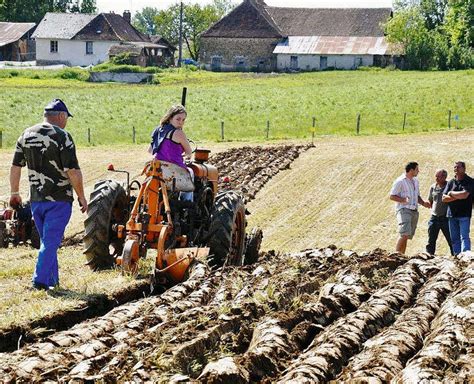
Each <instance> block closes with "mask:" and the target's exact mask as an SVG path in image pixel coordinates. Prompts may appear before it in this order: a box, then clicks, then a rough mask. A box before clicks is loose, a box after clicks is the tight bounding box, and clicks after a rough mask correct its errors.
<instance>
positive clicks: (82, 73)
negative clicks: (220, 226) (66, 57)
mask: <svg viewBox="0 0 474 384" xmlns="http://www.w3.org/2000/svg"><path fill="white" fill-rule="evenodd" d="M89 76H90V75H89V72H87V71H86V70H84V69H79V68H65V69H61V70H60V71H59V72H58V73H57V74H56V76H55V77H56V78H60V79H65V80H81V81H87V80H89Z"/></svg>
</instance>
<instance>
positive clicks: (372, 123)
mask: <svg viewBox="0 0 474 384" xmlns="http://www.w3.org/2000/svg"><path fill="white" fill-rule="evenodd" d="M12 71H14V70H11V69H8V70H4V71H0V92H1V97H0V130H2V131H3V145H4V146H9V147H11V146H13V144H14V142H15V140H16V139H17V137H18V135H19V134H20V133H21V131H22V130H23V129H24V128H26V127H27V126H30V125H33V124H35V123H36V122H38V121H40V120H41V114H42V108H43V106H44V105H45V104H46V103H48V102H49V101H50V100H51V99H52V98H55V97H59V98H62V99H63V100H65V101H66V103H67V104H68V106H69V107H70V109H71V111H72V113H73V114H74V118H73V119H71V120H70V122H69V126H68V130H69V131H71V132H72V134H73V136H74V139H75V141H76V143H78V144H79V145H88V142H87V137H88V136H87V130H88V129H90V131H91V144H92V145H95V144H109V143H110V144H112V143H131V141H132V127H135V129H136V135H137V136H136V137H137V141H138V142H139V143H145V142H148V141H149V136H150V133H151V131H152V129H153V127H154V126H156V125H157V124H158V122H159V119H160V117H161V116H162V115H163V113H164V112H165V111H166V109H167V108H168V107H169V106H170V105H171V104H173V103H178V102H180V100H181V89H182V87H183V86H187V87H188V101H187V107H188V111H189V115H188V122H187V124H186V131H187V133H188V136H189V137H191V138H193V139H194V140H197V141H217V140H220V136H221V121H224V122H225V140H232V141H247V140H262V141H263V140H265V136H266V127H267V120H269V121H270V131H269V138H270V139H282V138H283V139H284V138H309V137H311V127H312V118H313V116H314V117H315V118H316V135H354V134H355V129H356V118H357V114H358V113H360V114H361V121H360V127H361V131H360V133H361V134H362V135H372V134H387V133H388V134H398V133H402V123H403V115H404V113H405V112H406V113H407V121H406V127H405V130H404V132H407V133H410V132H423V131H430V130H440V129H446V128H447V125H448V110H451V111H452V121H451V124H452V127H453V129H454V126H455V125H456V122H455V121H454V116H455V115H459V117H460V121H459V123H458V125H459V127H460V128H465V127H473V126H474V105H473V104H474V98H473V97H472V84H473V82H474V71H473V70H468V71H453V72H401V71H388V70H368V71H367V70H363V71H362V70H361V71H331V72H313V73H301V74H250V73H228V74H226V73H212V72H205V71H193V70H191V69H189V68H184V69H181V70H176V69H172V70H170V69H165V70H162V71H161V72H159V73H157V74H155V77H156V79H158V81H159V82H160V85H124V84H114V83H107V84H93V83H87V82H84V81H80V80H74V78H81V76H80V74H77V75H74V74H67V73H66V74H63V75H62V76H60V75H58V74H57V73H56V74H53V73H49V74H47V73H46V74H45V72H46V71H42V72H39V71H38V72H34V71H30V73H29V75H28V77H20V75H16V76H13V77H11V76H6V75H5V73H7V72H8V73H10V75H11V72H12ZM63 71H64V70H63ZM17 72H20V71H19V70H18V71H17ZM38 73H39V74H40V75H41V76H48V77H44V78H39V79H35V78H34V77H35V76H36V77H38V76H37V75H38ZM21 76H23V75H21ZM65 76H70V78H73V79H72V80H69V79H64V77H65Z"/></svg>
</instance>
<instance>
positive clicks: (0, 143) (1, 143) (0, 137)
mask: <svg viewBox="0 0 474 384" xmlns="http://www.w3.org/2000/svg"><path fill="white" fill-rule="evenodd" d="M2 145H3V131H0V148H2Z"/></svg>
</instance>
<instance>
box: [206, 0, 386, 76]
mask: <svg viewBox="0 0 474 384" xmlns="http://www.w3.org/2000/svg"><path fill="white" fill-rule="evenodd" d="M391 15H392V10H391V9H390V8H367V9H366V8H279V7H270V6H267V5H266V4H265V3H264V2H263V1H262V0H244V2H243V3H241V4H240V5H239V6H238V7H236V8H235V9H234V10H233V11H232V12H230V13H229V14H228V15H226V16H225V17H223V18H222V19H221V20H220V21H218V22H217V23H216V24H214V25H213V26H212V27H211V28H209V29H208V30H207V31H206V32H204V33H203V34H202V35H201V53H200V61H201V62H202V63H204V64H205V66H206V68H208V69H212V70H264V71H268V70H322V69H327V68H335V69H336V68H337V69H354V68H357V67H359V66H362V65H364V66H371V65H379V66H384V65H386V64H387V63H388V62H390V61H391V55H390V50H389V47H388V44H387V42H386V41H385V38H384V33H383V28H382V25H381V24H382V23H384V22H386V21H387V20H388V19H389V18H390V17H391Z"/></svg>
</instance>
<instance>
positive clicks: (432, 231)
mask: <svg viewBox="0 0 474 384" xmlns="http://www.w3.org/2000/svg"><path fill="white" fill-rule="evenodd" d="M440 230H441V232H443V235H444V237H445V238H446V241H447V242H448V245H449V250H450V251H451V255H452V254H453V247H452V245H451V236H450V235H449V224H448V218H447V217H446V216H435V215H431V219H430V221H428V244H427V245H426V252H428V253H429V254H430V255H434V254H435V251H436V240H438V234H439V231H440Z"/></svg>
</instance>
